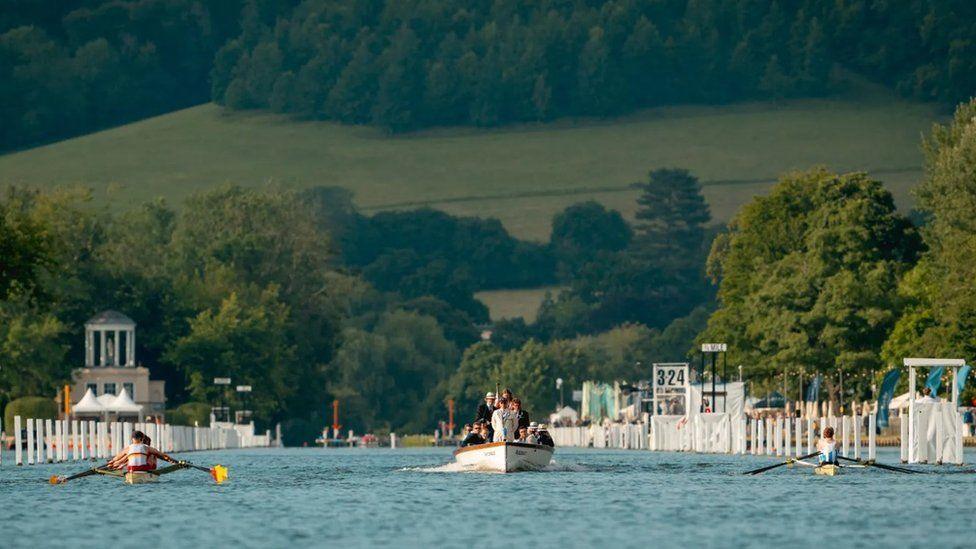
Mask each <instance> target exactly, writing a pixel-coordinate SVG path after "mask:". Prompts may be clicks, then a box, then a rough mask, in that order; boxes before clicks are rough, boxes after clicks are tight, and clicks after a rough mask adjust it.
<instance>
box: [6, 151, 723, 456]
mask: <svg viewBox="0 0 976 549" xmlns="http://www.w3.org/2000/svg"><path fill="white" fill-rule="evenodd" d="M654 173H655V174H661V173H666V174H672V175H674V174H677V177H672V178H671V179H667V180H662V181H661V182H659V183H660V185H649V187H648V189H649V191H648V193H649V195H653V194H656V195H657V196H659V197H660V196H662V193H664V192H666V191H665V189H672V190H674V188H672V187H674V185H671V184H670V183H669V182H671V183H674V182H677V183H678V185H677V187H676V188H678V189H680V190H684V191H689V190H690V191H691V194H692V195H693V196H694V197H695V198H694V200H692V201H691V204H692V205H697V206H698V207H699V208H704V212H705V213H704V214H702V213H701V212H699V213H698V215H697V217H696V215H695V214H694V212H691V215H690V217H689V219H696V220H697V221H696V223H698V224H701V223H704V221H705V220H707V217H708V216H707V207H706V206H705V205H704V202H703V201H702V200H701V196H700V188H699V186H698V183H697V180H695V179H694V178H693V177H691V176H690V175H689V174H687V172H682V171H678V172H675V171H668V170H665V171H661V172H654ZM655 177H658V175H654V174H652V180H653V179H654V178H655ZM659 187H660V188H659ZM648 193H645V194H648ZM645 201H646V202H647V204H648V207H647V208H644V209H642V210H641V212H642V213H641V216H642V218H644V219H646V220H648V221H653V220H654V219H656V216H657V215H659V214H662V213H665V212H663V211H662V210H661V209H660V207H659V206H658V205H657V204H656V202H655V201H654V200H645ZM668 203H670V204H672V206H675V207H677V206H680V207H685V206H686V205H682V204H680V203H679V202H676V201H675V200H670V201H669V202H668ZM655 208H657V210H655ZM655 211H656V213H653V212H655ZM607 218H609V219H611V220H613V222H612V223H609V224H606V225H603V224H602V222H603V221H604V220H605V219H607ZM654 223H656V224H657V225H660V226H661V228H660V229H658V231H662V230H665V233H666V234H668V235H671V236H673V234H685V233H687V232H688V231H687V226H685V225H683V226H682V227H684V228H682V229H680V230H671V231H670V232H668V231H667V230H666V222H662V221H661V220H658V221H656V222H654ZM662 223H663V224H662ZM695 227H697V228H695V229H693V230H692V231H691V232H692V233H694V235H696V236H694V237H693V238H697V239H701V237H702V234H703V232H702V231H701V227H700V226H698V225H695ZM665 233H661V234H665ZM672 233H673V234H672ZM653 234H656V233H654V232H653V231H650V230H649V229H646V228H644V227H642V226H638V227H637V228H636V229H632V228H631V227H630V225H629V224H628V223H627V222H625V221H624V220H623V219H622V218H621V217H620V214H619V213H617V212H611V211H607V210H606V209H604V208H603V207H602V206H599V205H596V204H594V203H584V204H580V205H576V206H573V207H571V208H569V209H567V210H566V211H565V212H563V213H561V214H559V216H557V219H556V220H555V223H554V230H553V243H548V244H539V243H532V242H524V241H519V240H517V239H515V238H513V237H512V236H511V235H509V234H508V232H507V231H506V230H505V229H504V228H503V227H502V226H501V224H500V223H499V222H498V221H497V220H494V219H478V218H465V217H454V216H450V215H448V214H445V213H443V212H438V211H433V210H429V209H420V210H413V211H404V212H383V213H378V214H375V215H373V216H369V217H368V216H364V215H362V214H361V213H359V212H358V211H357V210H356V209H355V207H354V206H353V204H352V201H351V196H350V194H349V193H348V192H347V191H344V190H342V189H336V188H322V187H316V188H311V189H306V190H302V191H292V190H282V189H277V188H273V187H268V188H262V189H248V188H243V187H238V186H234V185H224V186H220V187H217V188H214V189H211V190H208V191H202V192H199V193H197V194H195V195H193V196H192V197H191V198H190V199H188V200H187V201H186V203H185V204H184V205H183V206H182V207H181V208H180V209H178V210H177V209H174V208H173V207H171V206H170V205H168V204H167V203H166V202H165V201H163V200H161V199H159V200H155V201H151V202H148V203H146V204H144V205H142V206H141V207H138V208H136V209H133V210H131V211H126V212H121V213H115V212H112V211H110V210H108V209H107V208H104V207H102V208H99V207H96V206H94V205H93V204H92V203H91V195H90V191H88V190H86V189H81V188H64V189H57V190H50V191H38V190H32V189H26V188H19V187H10V186H8V187H5V188H4V189H3V195H2V197H0V260H2V266H3V268H2V269H0V364H2V366H3V367H2V368H0V405H5V404H6V403H8V402H10V401H12V400H14V399H18V398H21V397H44V396H45V395H50V394H53V393H54V392H55V391H56V390H57V388H58V387H59V386H60V385H61V384H62V383H64V382H65V381H66V380H68V379H70V373H71V369H72V368H73V367H76V366H78V365H80V364H82V360H83V353H84V349H83V338H82V333H83V332H82V330H83V324H84V322H85V320H86V319H87V318H89V317H90V316H91V315H92V314H94V313H96V312H98V311H100V310H103V309H107V308H114V309H119V310H122V311H124V312H125V313H126V314H127V315H129V316H131V317H132V318H133V319H134V320H135V321H136V322H137V324H138V326H139V332H140V335H139V338H138V341H137V343H138V345H139V348H138V356H139V357H140V359H141V361H143V362H145V364H146V365H148V366H149V367H150V370H151V372H152V375H153V376H154V377H155V378H159V379H163V380H165V381H166V384H167V385H166V386H167V398H168V401H169V403H170V408H171V409H170V411H169V415H171V416H172V417H173V418H189V417H197V416H199V415H200V414H201V411H205V410H206V409H207V406H208V404H209V403H212V402H216V401H217V400H218V396H219V394H218V392H217V391H219V389H218V388H215V387H214V386H213V385H212V384H211V383H210V380H211V379H212V378H213V377H231V378H233V379H234V380H236V381H237V382H240V383H244V384H250V385H252V386H254V387H255V390H254V393H253V398H252V399H250V405H251V407H252V408H253V409H254V412H255V417H256V418H257V419H258V420H259V422H264V423H267V422H273V421H279V420H288V424H287V425H286V432H287V433H288V436H289V437H290V440H292V441H295V440H299V439H301V440H308V439H309V437H310V436H311V435H310V434H311V433H314V431H315V429H316V428H318V427H320V426H321V424H322V423H321V422H322V421H324V418H323V415H324V413H325V410H324V405H323V403H324V402H328V401H330V400H331V399H332V398H339V399H340V400H341V401H342V402H343V407H344V409H345V410H346V412H345V414H346V417H349V418H350V419H349V420H347V425H348V426H349V427H352V428H356V429H387V428H395V429H400V430H408V431H411V430H412V431H422V430H427V429H429V428H432V426H433V425H435V424H436V421H437V419H439V418H440V417H441V415H442V414H443V410H444V400H445V399H446V398H448V397H449V396H450V395H451V394H452V392H451V391H452V390H453V388H454V387H457V386H460V385H459V384H462V385H464V386H465V387H467V386H468V385H470V386H471V387H473V386H474V385H475V384H476V383H480V384H481V385H485V384H487V383H489V381H490V380H488V379H487V378H486V379H481V380H480V381H478V380H474V379H469V378H464V376H463V375H461V377H460V378H459V377H458V375H460V374H458V373H457V372H458V364H459V362H463V361H462V356H465V355H464V353H465V352H467V351H466V350H468V349H471V348H473V347H472V346H479V345H480V346H482V347H487V348H490V349H493V350H494V351H493V352H494V353H495V354H494V355H492V356H494V357H496V358H497V357H500V356H502V355H504V354H506V353H523V354H524V356H525V359H524V361H528V363H527V364H524V363H523V362H524V361H523V362H517V364H519V366H518V368H515V369H513V370H502V371H501V373H498V375H497V376H496V375H495V373H493V374H492V376H493V379H494V378H500V379H502V380H503V381H506V382H510V383H512V384H513V385H517V386H520V387H522V386H523V383H526V384H527V383H529V379H530V377H531V376H534V375H535V374H537V373H538V372H540V371H542V370H538V368H540V367H541V366H540V364H539V363H538V360H539V359H542V358H544V359H545V360H546V361H547V362H546V363H545V364H546V365H547V366H546V368H545V369H544V371H543V374H544V376H543V377H541V378H539V379H534V378H533V381H532V384H534V385H531V386H532V387H537V390H536V389H533V390H531V391H530V390H529V389H528V387H529V385H525V389H524V392H525V394H527V395H531V396H533V397H538V398H540V399H543V400H540V403H539V404H535V405H534V406H538V407H539V408H537V409H540V410H541V409H543V408H542V406H547V405H548V403H550V402H551V401H552V399H551V397H552V395H551V394H550V393H551V391H550V385H551V383H550V381H551V380H549V378H548V376H549V374H554V375H559V376H562V377H564V378H565V379H567V381H568V382H569V384H570V386H572V384H574V383H577V380H582V379H587V377H586V376H597V377H599V378H600V379H614V378H617V377H621V376H623V377H629V376H631V375H635V374H636V370H635V367H634V364H635V363H636V362H637V360H638V358H637V357H638V356H641V355H644V354H646V353H648V352H651V350H653V349H669V350H670V351H669V352H677V351H675V349H679V348H683V347H687V346H688V345H689V344H690V341H691V339H692V338H693V337H694V334H695V333H697V329H698V328H696V326H697V327H700V326H701V325H703V323H704V318H705V312H704V309H702V308H699V309H697V310H695V311H694V312H693V314H691V316H690V319H682V320H681V321H678V322H676V324H675V326H674V327H670V326H667V324H668V323H669V321H670V319H669V318H666V317H665V316H663V315H664V313H658V314H657V316H656V317H655V323H653V325H645V324H643V323H642V322H643V321H644V320H645V319H644V318H643V317H642V316H641V315H640V313H639V311H640V309H641V307H642V306H643V305H644V304H646V303H647V300H648V299H653V297H654V295H655V294H654V289H648V288H644V287H643V285H644V284H645V283H646V282H647V281H646V280H644V279H640V280H629V279H626V278H625V277H624V279H623V280H617V281H616V282H614V287H613V291H612V292H608V295H612V296H614V297H613V298H612V299H613V301H614V303H615V305H614V308H613V310H612V311H610V312H606V311H604V312H601V313H600V314H599V315H597V314H591V315H583V316H582V317H580V318H575V317H574V316H573V315H574V314H575V312H576V310H575V309H573V308H572V306H563V300H564V299H569V298H568V297H566V298H564V297H563V296H559V298H558V300H556V301H554V302H553V303H552V304H550V305H549V307H550V308H551V309H553V310H557V309H559V310H561V311H563V310H564V312H561V313H560V314H559V315H556V314H553V315H550V316H552V317H554V318H555V317H559V318H561V319H562V320H560V321H552V320H547V321H540V322H538V323H535V324H532V325H526V324H525V323H524V322H517V321H511V322H500V323H497V324H496V325H495V326H493V327H492V326H491V324H490V322H489V319H488V314H487V310H486V308H485V306H484V305H483V304H481V303H480V302H479V301H477V300H476V299H475V298H474V295H473V294H474V292H476V291H478V290H483V289H491V288H499V287H525V286H529V285H538V284H545V283H552V282H556V281H563V282H565V283H571V282H572V281H573V280H575V279H576V278H577V277H578V273H579V272H583V271H586V272H591V271H594V270H597V269H598V268H599V266H600V265H601V264H603V263H604V262H607V261H608V258H611V257H616V256H617V255H627V256H630V255H634V256H640V257H644V256H643V255H642V254H645V255H646V254H647V253H649V252H647V251H646V250H645V251H641V250H643V249H644V248H646V247H647V246H646V245H645V246H643V247H642V245H640V243H642V242H645V241H647V240H648V239H649V238H650V239H651V240H653V238H652V237H651V236H650V235H653ZM696 242H698V241H697V240H696ZM675 244H676V245H677V242H676V243H675ZM700 249H702V245H701V243H700V242H698V244H696V248H695V250H696V252H694V253H693V254H692V256H694V257H699V258H700V253H698V250H700ZM671 251H672V252H673V251H674V250H671ZM696 253H697V254H698V255H697V256H695V254H696ZM653 257H655V256H653V254H651V255H650V256H648V258H649V259H647V260H652V258H653ZM676 263H678V264H681V265H687V264H694V265H695V267H694V269H693V270H694V271H695V272H697V273H698V277H699V278H702V277H703V271H702V270H701V268H700V266H698V264H697V263H696V260H693V259H692V260H687V259H686V260H683V261H677V262H676ZM609 264H613V263H612V262H609ZM657 268H658V269H659V270H661V271H662V272H665V273H667V272H670V271H668V269H667V268H666V266H664V265H663V264H662V265H659V266H658V267H657ZM674 276H679V275H677V274H675V275H674ZM608 278H610V279H613V276H611V275H608ZM593 284H595V283H590V286H588V287H589V288H591V291H592V294H589V295H590V297H589V298H588V299H589V301H588V302H587V303H588V304H587V305H586V306H587V307H590V308H591V309H592V310H594V311H598V310H599V308H600V300H599V299H596V298H593V296H595V295H597V294H598V293H599V292H596V291H595V290H592V288H593ZM628 284H629V286H628ZM628 288H629V289H628ZM614 292H616V293H614ZM570 293H573V294H574V295H575V290H567V292H566V294H567V295H569V294H570ZM635 296H636V297H635ZM671 296H672V297H674V296H675V293H674V292H673V291H672V292H671ZM699 297H700V296H699ZM608 299H609V298H608ZM639 299H644V300H645V301H639ZM694 299H696V298H692V301H686V303H685V305H683V306H682V307H681V308H680V309H676V310H673V311H671V310H669V311H670V312H671V313H673V315H674V316H675V317H677V316H680V315H683V314H686V313H688V312H689V311H690V310H691V309H692V308H693V307H695V306H697V305H699V303H698V302H697V301H694ZM628 300H630V301H628ZM573 303H574V304H575V302H573ZM560 315H561V316H560ZM596 317H599V322H596V321H594V320H593V318H596ZM607 326H609V328H607ZM486 328H487V329H492V330H493V331H494V332H495V333H496V335H494V336H493V337H492V341H491V342H490V343H479V341H481V333H482V331H483V330H484V329H486ZM604 332H606V333H604ZM530 351H531V352H530ZM520 356H521V355H520ZM570 356H571V357H572V363H571V364H567V363H564V360H563V358H564V357H570ZM608 357H613V359H612V360H613V361H612V363H611V364H607V363H605V360H607V358H608ZM530 359H531V360H530ZM505 364H508V362H506V363H505ZM462 370H464V369H463V368H462ZM496 373H497V372H496ZM526 376H530V377H526ZM465 379H466V381H465ZM465 391H467V389H466V390H465ZM180 405H182V406H180ZM177 406H180V407H179V408H178V409H177Z"/></svg>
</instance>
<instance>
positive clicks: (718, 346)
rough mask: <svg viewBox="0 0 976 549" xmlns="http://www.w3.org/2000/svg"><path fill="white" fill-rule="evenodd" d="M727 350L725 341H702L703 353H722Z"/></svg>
mask: <svg viewBox="0 0 976 549" xmlns="http://www.w3.org/2000/svg"><path fill="white" fill-rule="evenodd" d="M727 350H728V345H726V344H725V343H702V352H703V353H724V352H725V351H727Z"/></svg>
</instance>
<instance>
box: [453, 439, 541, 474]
mask: <svg viewBox="0 0 976 549" xmlns="http://www.w3.org/2000/svg"><path fill="white" fill-rule="evenodd" d="M554 450H555V449H554V448H553V447H552V446H544V445H541V444H525V443H522V442H488V443H486V444H475V445H472V446H465V447H463V448H458V449H457V450H455V451H454V459H455V460H457V462H458V464H460V465H461V467H462V468H463V469H464V470H467V471H490V472H496V473H512V472H515V471H538V470H540V469H544V468H545V467H546V466H548V465H549V463H550V462H552V454H553V452H554Z"/></svg>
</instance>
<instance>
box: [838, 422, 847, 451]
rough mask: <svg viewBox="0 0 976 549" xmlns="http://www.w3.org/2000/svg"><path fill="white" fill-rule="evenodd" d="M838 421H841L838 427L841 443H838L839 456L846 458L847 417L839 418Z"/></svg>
mask: <svg viewBox="0 0 976 549" xmlns="http://www.w3.org/2000/svg"><path fill="white" fill-rule="evenodd" d="M840 420H841V421H840V427H841V428H840V432H841V443H840V447H841V454H842V455H843V456H844V457H847V456H848V453H847V435H848V421H847V416H841V418H840Z"/></svg>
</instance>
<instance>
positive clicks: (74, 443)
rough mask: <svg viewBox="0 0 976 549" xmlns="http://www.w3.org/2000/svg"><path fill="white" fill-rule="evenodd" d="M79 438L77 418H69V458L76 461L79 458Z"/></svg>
mask: <svg viewBox="0 0 976 549" xmlns="http://www.w3.org/2000/svg"><path fill="white" fill-rule="evenodd" d="M80 440H81V439H79V438H78V420H77V419H73V420H71V459H72V460H74V461H78V460H79V459H81V448H79V446H80V445H81V442H80Z"/></svg>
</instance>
